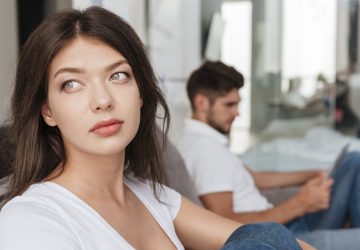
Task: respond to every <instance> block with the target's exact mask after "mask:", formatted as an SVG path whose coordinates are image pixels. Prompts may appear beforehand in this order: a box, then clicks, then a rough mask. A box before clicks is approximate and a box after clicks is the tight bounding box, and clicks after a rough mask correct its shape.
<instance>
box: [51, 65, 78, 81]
mask: <svg viewBox="0 0 360 250" xmlns="http://www.w3.org/2000/svg"><path fill="white" fill-rule="evenodd" d="M62 73H78V74H81V73H85V70H83V69H80V68H72V67H66V68H60V69H59V70H58V71H56V73H55V74H54V79H55V78H56V76H58V75H59V74H62Z"/></svg>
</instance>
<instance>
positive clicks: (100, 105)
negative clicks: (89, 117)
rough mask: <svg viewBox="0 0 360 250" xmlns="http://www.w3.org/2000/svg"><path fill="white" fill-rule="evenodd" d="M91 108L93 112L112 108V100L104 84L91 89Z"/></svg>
mask: <svg viewBox="0 0 360 250" xmlns="http://www.w3.org/2000/svg"><path fill="white" fill-rule="evenodd" d="M91 106H92V109H93V111H101V110H102V111H104V110H111V109H112V108H113V99H112V96H111V94H110V91H109V89H108V87H107V86H106V85H105V84H101V85H100V86H97V87H95V88H93V89H92V101H91Z"/></svg>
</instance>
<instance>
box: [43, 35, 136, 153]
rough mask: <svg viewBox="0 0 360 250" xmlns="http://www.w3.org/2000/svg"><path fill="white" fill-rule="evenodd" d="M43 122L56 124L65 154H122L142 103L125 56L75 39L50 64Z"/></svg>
mask: <svg viewBox="0 0 360 250" xmlns="http://www.w3.org/2000/svg"><path fill="white" fill-rule="evenodd" d="M48 82H49V86H48V96H47V102H46V104H44V105H43V107H42V115H43V118H44V121H45V122H46V123H47V124H48V125H49V126H58V128H59V129H60V131H61V135H62V138H63V141H64V145H65V149H66V151H67V154H70V155H71V154H72V153H73V152H81V153H85V154H98V155H113V154H118V153H120V152H124V149H125V147H126V146H127V145H128V144H129V143H130V141H131V140H132V139H133V138H134V136H135V134H136V132H137V130H138V127H139V123H140V108H141V105H142V100H141V98H140V94H139V89H138V86H137V83H136V81H135V78H134V74H133V72H132V69H131V67H130V65H129V64H128V62H127V60H126V58H124V57H123V56H122V55H121V54H120V53H119V52H118V51H116V50H115V49H113V48H112V47H110V46H108V45H107V44H105V43H103V42H101V41H99V40H95V39H88V38H82V37H78V38H76V39H75V40H74V41H72V42H71V43H70V44H68V45H67V46H65V47H64V48H63V49H62V50H61V51H60V52H59V53H58V54H57V55H56V56H55V57H54V59H53V60H52V62H51V64H50V70H49V79H48Z"/></svg>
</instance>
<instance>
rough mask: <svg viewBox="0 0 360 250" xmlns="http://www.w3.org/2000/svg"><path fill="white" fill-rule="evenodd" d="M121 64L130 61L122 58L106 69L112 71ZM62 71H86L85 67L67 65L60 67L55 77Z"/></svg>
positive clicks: (78, 72) (79, 72)
mask: <svg viewBox="0 0 360 250" xmlns="http://www.w3.org/2000/svg"><path fill="white" fill-rule="evenodd" d="M121 64H128V61H127V60H126V59H121V60H119V61H116V62H114V63H112V64H110V65H109V66H106V67H105V70H106V71H111V70H113V69H115V68H116V67H118V66H120V65H121ZM62 73H77V74H81V73H85V70H84V69H81V68H74V67H65V68H60V69H59V70H58V71H56V73H55V74H54V79H55V78H56V76H58V75H59V74H62Z"/></svg>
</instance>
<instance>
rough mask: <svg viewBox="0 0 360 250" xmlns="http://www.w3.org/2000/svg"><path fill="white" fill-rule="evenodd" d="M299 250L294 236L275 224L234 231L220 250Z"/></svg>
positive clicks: (255, 225) (245, 226)
mask: <svg viewBox="0 0 360 250" xmlns="http://www.w3.org/2000/svg"><path fill="white" fill-rule="evenodd" d="M236 249H241V250H248V249H249V250H250V249H257V250H300V249H301V248H300V246H299V244H298V243H297V241H296V240H295V238H294V236H293V235H292V234H291V233H290V232H289V231H288V230H287V229H286V228H285V227H284V226H282V225H280V224H276V223H271V222H268V223H257V224H248V225H244V226H242V227H239V228H238V229H237V230H235V231H234V232H233V233H232V234H231V235H230V237H229V238H228V240H227V241H226V242H225V244H224V246H223V247H222V248H221V250H236Z"/></svg>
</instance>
